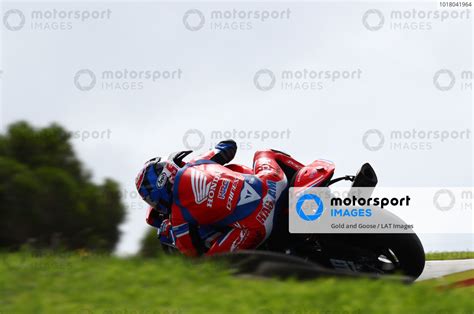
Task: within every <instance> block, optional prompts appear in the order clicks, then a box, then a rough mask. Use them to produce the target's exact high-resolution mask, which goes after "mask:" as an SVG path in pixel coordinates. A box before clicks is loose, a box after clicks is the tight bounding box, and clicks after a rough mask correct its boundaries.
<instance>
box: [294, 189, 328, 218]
mask: <svg viewBox="0 0 474 314" xmlns="http://www.w3.org/2000/svg"><path fill="white" fill-rule="evenodd" d="M323 211H324V204H323V201H322V200H321V199H320V198H319V196H317V195H315V194H304V195H302V196H300V198H299V199H298V201H297V202H296V212H297V213H298V216H300V217H301V219H303V220H306V221H313V220H316V219H318V218H319V217H321V215H322V214H323Z"/></svg>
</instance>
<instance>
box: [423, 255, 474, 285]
mask: <svg viewBox="0 0 474 314" xmlns="http://www.w3.org/2000/svg"><path fill="white" fill-rule="evenodd" d="M471 269H474V259H459V260H446V261H427V262H426V265H425V270H424V271H423V273H422V274H421V276H420V277H419V278H418V279H417V280H418V281H419V280H425V279H431V278H437V277H442V276H445V275H448V274H452V273H458V272H461V271H466V270H471Z"/></svg>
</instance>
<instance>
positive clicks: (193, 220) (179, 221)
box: [160, 141, 288, 256]
mask: <svg viewBox="0 0 474 314" xmlns="http://www.w3.org/2000/svg"><path fill="white" fill-rule="evenodd" d="M236 149H237V147H236V144H235V142H233V141H224V142H221V143H219V144H218V145H217V146H216V148H215V149H213V150H211V151H209V152H208V153H206V154H204V155H202V156H200V157H199V158H198V159H195V160H192V161H191V162H189V163H187V164H186V165H184V166H183V167H182V168H181V169H180V170H179V171H178V172H177V174H176V176H175V178H174V185H173V203H172V207H171V216H170V220H169V222H167V221H165V222H164V224H165V226H162V227H161V228H160V229H161V230H169V227H171V229H172V235H173V239H174V241H175V245H176V247H177V248H178V249H179V250H180V251H181V252H182V253H184V254H186V255H188V256H197V255H200V254H203V253H204V252H205V254H207V255H212V254H216V253H223V252H231V251H235V250H242V249H254V248H257V247H258V246H259V245H260V244H261V243H262V242H264V241H265V240H266V239H267V238H268V236H269V235H270V233H271V231H272V227H273V219H274V215H275V210H276V207H277V202H278V200H279V199H280V196H281V195H282V192H283V191H284V190H285V189H286V188H287V185H288V181H287V178H286V176H285V174H284V172H283V170H282V169H281V168H280V166H279V165H278V163H277V159H278V158H279V157H284V154H282V153H280V152H277V151H273V150H264V151H257V152H256V153H255V155H254V160H253V173H249V174H244V173H241V172H236V171H233V170H231V169H230V168H232V167H230V168H228V167H225V166H223V165H224V164H226V163H228V162H229V161H230V160H231V159H232V158H233V157H234V155H235V152H236ZM206 230H212V232H210V234H211V236H206V234H205V233H206ZM215 230H223V231H222V232H220V233H216V232H215ZM164 235H165V236H167V235H168V233H167V232H166V234H164ZM162 236H163V233H162ZM203 238H204V239H206V243H207V245H208V246H207V247H206V248H204V246H203V243H202V242H201V241H200V239H203Z"/></svg>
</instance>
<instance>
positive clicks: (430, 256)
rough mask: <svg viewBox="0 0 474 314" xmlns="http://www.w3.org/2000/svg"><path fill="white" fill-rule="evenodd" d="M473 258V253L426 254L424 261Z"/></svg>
mask: <svg viewBox="0 0 474 314" xmlns="http://www.w3.org/2000/svg"><path fill="white" fill-rule="evenodd" d="M466 258H474V252H469V251H458V252H429V253H426V260H428V261H429V260H450V259H466Z"/></svg>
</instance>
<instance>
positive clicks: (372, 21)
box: [362, 8, 471, 32]
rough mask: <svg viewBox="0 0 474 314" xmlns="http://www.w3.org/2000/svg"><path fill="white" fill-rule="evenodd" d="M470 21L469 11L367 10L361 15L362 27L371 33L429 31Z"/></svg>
mask: <svg viewBox="0 0 474 314" xmlns="http://www.w3.org/2000/svg"><path fill="white" fill-rule="evenodd" d="M470 20H471V11H470V9H465V10H424V9H418V8H406V9H404V10H390V11H387V10H385V11H382V10H378V9H369V10H367V11H365V12H364V13H363V14H362V25H363V26H364V27H365V28H366V29H367V30H369V31H371V32H376V31H379V30H381V29H387V30H389V31H392V32H404V31H430V30H432V29H433V28H435V27H436V26H437V25H441V24H449V23H458V21H467V22H469V21H470Z"/></svg>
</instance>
